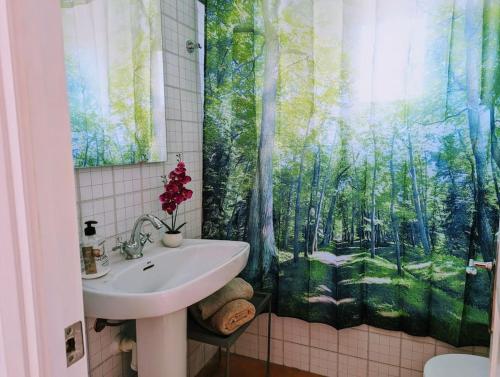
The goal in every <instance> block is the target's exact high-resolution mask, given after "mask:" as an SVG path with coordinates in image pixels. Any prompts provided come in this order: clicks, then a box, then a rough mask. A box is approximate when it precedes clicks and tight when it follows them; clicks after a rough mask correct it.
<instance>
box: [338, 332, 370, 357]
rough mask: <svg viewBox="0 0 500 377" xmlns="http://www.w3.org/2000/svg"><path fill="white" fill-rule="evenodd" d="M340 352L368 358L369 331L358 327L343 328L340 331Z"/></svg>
mask: <svg viewBox="0 0 500 377" xmlns="http://www.w3.org/2000/svg"><path fill="white" fill-rule="evenodd" d="M338 336H339V353H342V354H344V355H350V356H355V357H360V358H363V359H367V358H368V331H366V330H364V329H363V330H359V329H357V328H352V329H342V330H339V332H338Z"/></svg>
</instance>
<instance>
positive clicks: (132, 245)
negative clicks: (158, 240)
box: [113, 215, 163, 259]
mask: <svg viewBox="0 0 500 377" xmlns="http://www.w3.org/2000/svg"><path fill="white" fill-rule="evenodd" d="M145 222H149V223H151V224H152V225H153V226H154V227H155V228H156V229H161V228H162V227H163V223H162V222H161V220H160V219H159V218H158V217H156V216H153V215H142V216H141V217H139V218H138V219H137V220H135V223H134V227H133V228H132V234H131V235H130V240H128V241H123V242H122V241H120V240H118V241H117V245H116V246H115V247H114V248H113V250H120V253H121V254H122V255H124V256H125V259H137V258H141V257H142V256H143V254H142V249H143V248H144V245H145V244H146V243H147V242H153V241H152V240H151V233H142V232H141V229H142V225H143V224H144V223H145Z"/></svg>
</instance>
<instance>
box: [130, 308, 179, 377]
mask: <svg viewBox="0 0 500 377" xmlns="http://www.w3.org/2000/svg"><path fill="white" fill-rule="evenodd" d="M136 331H137V369H138V372H139V377H186V376H187V309H181V310H179V311H176V312H173V313H170V314H167V315H164V316H161V317H154V318H143V319H138V320H137V321H136Z"/></svg>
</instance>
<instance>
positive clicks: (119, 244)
mask: <svg viewBox="0 0 500 377" xmlns="http://www.w3.org/2000/svg"><path fill="white" fill-rule="evenodd" d="M124 244H125V242H123V241H122V239H121V237H116V246H115V247H113V248H112V249H111V250H113V251H116V250H120V252H122V251H123V245H124Z"/></svg>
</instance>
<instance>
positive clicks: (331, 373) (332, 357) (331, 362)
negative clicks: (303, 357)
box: [310, 347, 338, 377]
mask: <svg viewBox="0 0 500 377" xmlns="http://www.w3.org/2000/svg"><path fill="white" fill-rule="evenodd" d="M310 350H311V351H310V352H311V353H310V358H311V366H310V372H311V373H316V374H320V375H322V376H328V377H336V376H337V369H338V354H337V353H336V352H330V351H325V350H323V349H319V348H313V347H311V349H310Z"/></svg>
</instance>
